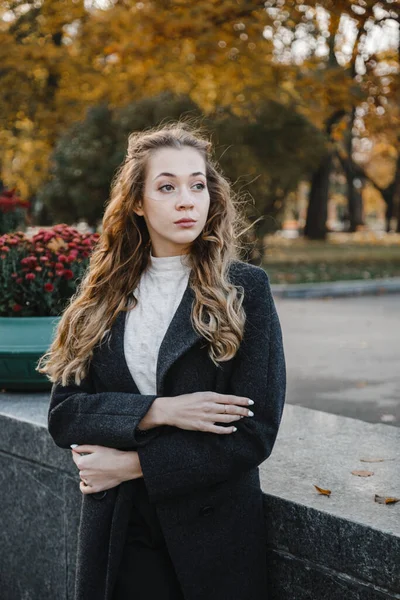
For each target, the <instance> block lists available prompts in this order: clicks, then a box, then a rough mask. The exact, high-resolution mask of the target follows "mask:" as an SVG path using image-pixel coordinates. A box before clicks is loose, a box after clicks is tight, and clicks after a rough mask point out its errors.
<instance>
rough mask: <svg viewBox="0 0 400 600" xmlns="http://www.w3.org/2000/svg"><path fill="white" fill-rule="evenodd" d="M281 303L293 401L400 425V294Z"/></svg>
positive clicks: (289, 397)
mask: <svg viewBox="0 0 400 600" xmlns="http://www.w3.org/2000/svg"><path fill="white" fill-rule="evenodd" d="M275 303H276V306H277V310H278V313H279V317H280V320H281V324H282V329H283V335H284V344H285V352H286V360H287V368H288V391H287V402H288V403H289V404H297V405H300V406H306V407H308V408H314V409H317V410H322V411H324V412H329V413H334V414H340V415H344V416H347V417H353V418H356V419H361V420H364V421H369V422H371V423H388V424H390V425H396V426H400V339H399V338H400V310H399V309H400V295H397V294H394V295H387V296H385V295H382V296H363V297H348V298H332V299H312V300H307V299H304V300H303V299H284V298H276V299H275Z"/></svg>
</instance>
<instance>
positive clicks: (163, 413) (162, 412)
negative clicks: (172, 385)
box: [152, 396, 171, 427]
mask: <svg viewBox="0 0 400 600" xmlns="http://www.w3.org/2000/svg"><path fill="white" fill-rule="evenodd" d="M170 400H171V398H167V397H164V396H161V397H159V398H156V399H155V400H154V402H153V405H152V406H153V407H154V423H155V427H158V426H160V425H171V422H170V414H169V411H168V401H170Z"/></svg>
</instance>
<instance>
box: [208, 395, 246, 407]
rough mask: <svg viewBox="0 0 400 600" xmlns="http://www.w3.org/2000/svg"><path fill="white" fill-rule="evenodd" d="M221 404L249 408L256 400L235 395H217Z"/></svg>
mask: <svg viewBox="0 0 400 600" xmlns="http://www.w3.org/2000/svg"><path fill="white" fill-rule="evenodd" d="M216 396H217V400H216V401H217V402H218V403H219V404H237V405H239V406H249V405H250V404H254V400H252V399H251V398H248V397H247V396H234V395H233V394H216Z"/></svg>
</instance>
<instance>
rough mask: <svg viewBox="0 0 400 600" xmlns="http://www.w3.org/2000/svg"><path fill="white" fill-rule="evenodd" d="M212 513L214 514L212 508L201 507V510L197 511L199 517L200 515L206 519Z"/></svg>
mask: <svg viewBox="0 0 400 600" xmlns="http://www.w3.org/2000/svg"><path fill="white" fill-rule="evenodd" d="M213 512H214V507H213V506H202V507H201V509H200V511H199V515H201V516H202V517H208V516H209V515H211V514H212V513H213Z"/></svg>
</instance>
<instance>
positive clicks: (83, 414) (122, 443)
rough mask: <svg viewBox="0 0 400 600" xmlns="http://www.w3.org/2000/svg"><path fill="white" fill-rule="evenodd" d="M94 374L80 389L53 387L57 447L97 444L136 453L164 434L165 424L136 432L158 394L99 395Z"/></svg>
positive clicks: (51, 421)
mask: <svg viewBox="0 0 400 600" xmlns="http://www.w3.org/2000/svg"><path fill="white" fill-rule="evenodd" d="M91 372H92V369H91V368H89V372H88V374H87V376H86V377H85V378H84V379H83V380H82V381H81V383H80V385H79V386H78V385H76V384H75V383H73V384H70V385H67V386H65V387H64V386H62V385H61V384H60V383H55V384H53V386H52V389H51V395H50V405H49V409H48V431H49V433H50V435H51V437H52V438H53V440H54V442H55V443H56V445H57V446H60V448H68V449H69V448H70V444H94V445H99V446H107V447H109V448H120V449H130V450H132V449H133V450H135V449H137V448H138V447H139V446H140V445H144V444H147V443H148V442H149V441H151V440H153V439H154V438H155V437H157V436H158V435H159V434H160V433H161V432H162V430H163V429H164V426H163V425H162V426H159V427H154V428H152V429H148V430H146V431H144V432H141V431H140V430H137V429H136V428H137V426H138V423H140V421H141V420H142V418H143V417H144V415H145V414H146V413H147V411H148V410H149V409H150V407H151V405H152V403H153V402H154V400H155V399H156V398H158V396H157V395H151V394H150V395H143V394H130V393H126V392H99V393H96V389H95V385H94V382H93V378H92V374H91Z"/></svg>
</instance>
